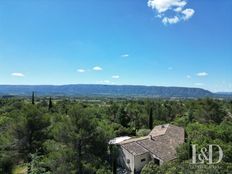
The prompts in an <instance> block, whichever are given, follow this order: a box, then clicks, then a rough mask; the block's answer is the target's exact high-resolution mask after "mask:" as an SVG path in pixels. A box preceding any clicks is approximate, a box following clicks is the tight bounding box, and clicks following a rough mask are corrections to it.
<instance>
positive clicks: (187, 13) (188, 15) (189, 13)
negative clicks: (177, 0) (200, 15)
mask: <svg viewBox="0 0 232 174" xmlns="http://www.w3.org/2000/svg"><path fill="white" fill-rule="evenodd" d="M181 13H183V14H184V16H183V19H184V20H185V21H186V20H188V19H190V18H191V17H192V16H193V15H194V13H195V11H194V10H193V9H191V8H187V9H185V10H183V11H182V12H181Z"/></svg>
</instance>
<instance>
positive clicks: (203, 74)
mask: <svg viewBox="0 0 232 174" xmlns="http://www.w3.org/2000/svg"><path fill="white" fill-rule="evenodd" d="M208 75H209V74H208V73H207V72H199V73H197V76H199V77H205V76H208Z"/></svg>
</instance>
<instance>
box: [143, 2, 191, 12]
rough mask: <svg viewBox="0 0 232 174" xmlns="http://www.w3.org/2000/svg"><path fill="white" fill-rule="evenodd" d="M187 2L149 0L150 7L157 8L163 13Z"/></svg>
mask: <svg viewBox="0 0 232 174" xmlns="http://www.w3.org/2000/svg"><path fill="white" fill-rule="evenodd" d="M186 4H187V2H186V1H183V0H148V3H147V5H148V7H151V8H152V9H156V10H157V11H158V12H159V13H163V12H165V11H167V10H169V9H172V8H173V7H175V8H177V7H184V6H185V5H186Z"/></svg>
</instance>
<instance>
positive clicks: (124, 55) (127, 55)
mask: <svg viewBox="0 0 232 174" xmlns="http://www.w3.org/2000/svg"><path fill="white" fill-rule="evenodd" d="M121 57H129V54H122V55H121Z"/></svg>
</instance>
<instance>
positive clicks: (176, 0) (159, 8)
mask: <svg viewBox="0 0 232 174" xmlns="http://www.w3.org/2000/svg"><path fill="white" fill-rule="evenodd" d="M147 5H148V7H150V8H152V9H153V10H155V11H156V12H157V15H156V17H157V18H160V19H161V21H162V22H163V23H164V24H176V23H178V22H180V21H187V20H188V19H190V18H191V17H192V16H193V15H194V13H195V11H194V10H193V9H190V8H187V9H184V7H185V6H186V5H187V1H186V0H148V2H147ZM167 11H170V12H171V13H172V14H174V15H173V16H167V15H166V12H167Z"/></svg>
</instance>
